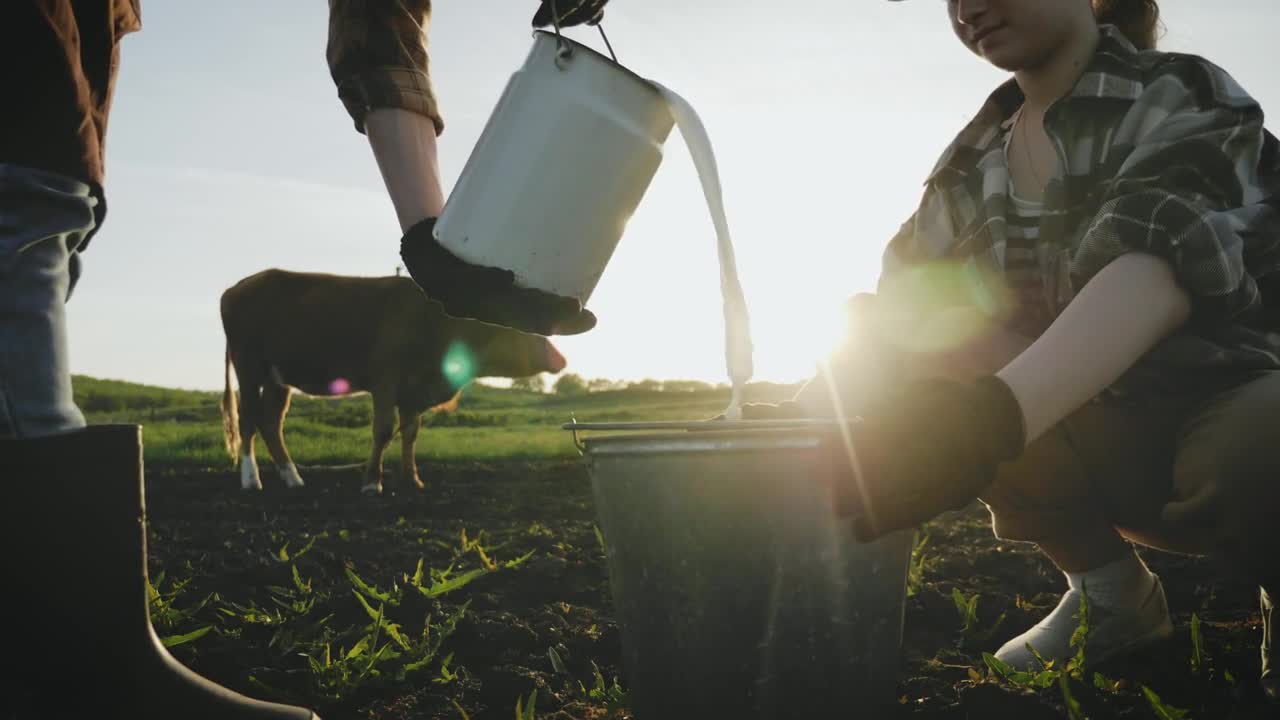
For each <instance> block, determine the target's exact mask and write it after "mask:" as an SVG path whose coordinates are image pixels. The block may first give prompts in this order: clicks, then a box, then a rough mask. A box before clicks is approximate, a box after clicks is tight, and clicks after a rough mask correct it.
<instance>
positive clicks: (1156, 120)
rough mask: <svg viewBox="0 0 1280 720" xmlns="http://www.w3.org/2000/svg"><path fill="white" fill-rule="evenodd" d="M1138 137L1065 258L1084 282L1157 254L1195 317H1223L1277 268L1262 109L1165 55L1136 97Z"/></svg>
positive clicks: (1276, 225) (1222, 78)
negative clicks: (1157, 73) (1136, 257)
mask: <svg viewBox="0 0 1280 720" xmlns="http://www.w3.org/2000/svg"><path fill="white" fill-rule="evenodd" d="M1130 119H1131V120H1139V121H1142V123H1143V124H1146V125H1147V126H1148V127H1150V131H1149V132H1147V133H1146V134H1145V136H1143V137H1141V138H1140V139H1139V140H1138V141H1137V143H1136V145H1135V147H1134V149H1133V151H1132V152H1131V153H1130V154H1129V156H1128V158H1127V160H1126V161H1125V163H1124V166H1123V167H1122V168H1121V169H1120V172H1119V173H1118V174H1117V175H1116V178H1115V180H1114V181H1113V182H1112V183H1111V186H1110V188H1109V190H1108V192H1106V194H1105V195H1104V197H1103V203H1102V205H1101V208H1100V209H1099V211H1098V213H1097V214H1096V215H1095V216H1094V218H1093V220H1092V222H1091V224H1090V225H1089V226H1088V229H1087V231H1086V233H1085V235H1084V238H1083V240H1082V242H1081V244H1080V246H1079V248H1078V249H1077V251H1076V255H1075V257H1074V258H1073V270H1074V273H1075V274H1077V276H1078V282H1079V283H1080V284H1081V285H1082V284H1083V281H1087V279H1088V278H1090V277H1092V276H1093V275H1094V274H1095V273H1097V272H1098V271H1099V270H1101V269H1102V267H1104V266H1105V265H1106V264H1107V263H1109V262H1110V261H1111V260H1113V259H1115V258H1116V257H1118V256H1119V255H1121V254H1124V253H1126V252H1131V251H1139V252H1147V253H1151V254H1154V255H1158V256H1160V257H1162V258H1165V259H1166V260H1167V261H1168V262H1169V263H1170V264H1171V265H1172V266H1173V269H1174V272H1175V274H1176V276H1177V278H1178V281H1179V283H1180V284H1181V285H1182V286H1183V287H1184V288H1185V289H1186V290H1187V291H1188V292H1189V293H1190V294H1191V296H1192V298H1193V306H1192V307H1193V313H1194V314H1193V319H1195V320H1201V321H1203V320H1211V321H1217V320H1225V319H1230V318H1232V317H1235V316H1237V315H1240V314H1241V313H1244V312H1247V311H1250V310H1254V309H1256V308H1257V307H1258V306H1259V303H1260V302H1261V299H1262V298H1261V295H1260V292H1259V287H1258V285H1257V282H1256V281H1257V279H1258V277H1259V276H1261V275H1267V274H1270V273H1273V272H1276V271H1277V270H1280V215H1277V214H1276V212H1275V209H1274V208H1273V207H1270V206H1269V205H1267V204H1266V203H1265V202H1264V200H1265V199H1266V198H1265V194H1264V193H1263V192H1262V189H1261V188H1262V180H1261V179H1260V177H1259V174H1260V173H1259V171H1260V165H1261V164H1260V162H1259V158H1260V157H1262V156H1263V155H1264V153H1263V149H1264V144H1265V143H1266V138H1267V135H1266V133H1265V131H1264V130H1263V127H1262V122H1263V114H1262V110H1261V108H1259V107H1258V105H1257V104H1256V103H1255V102H1254V101H1253V100H1252V99H1251V98H1250V97H1249V96H1248V95H1247V94H1245V92H1244V90H1242V89H1240V87H1239V86H1238V85H1236V84H1235V82H1234V81H1232V80H1231V78H1230V76H1228V75H1227V74H1226V73H1224V72H1222V71H1221V70H1218V69H1217V68H1216V67H1213V66H1211V65H1209V64H1208V63H1204V62H1191V61H1185V62H1181V63H1176V64H1174V63H1171V64H1170V71H1169V72H1166V73H1165V74H1164V75H1163V76H1162V77H1160V78H1159V79H1157V80H1156V81H1155V82H1153V83H1151V84H1150V85H1149V89H1148V91H1147V92H1146V93H1144V96H1143V97H1140V98H1138V100H1137V101H1136V102H1135V103H1134V109H1133V111H1131V113H1130Z"/></svg>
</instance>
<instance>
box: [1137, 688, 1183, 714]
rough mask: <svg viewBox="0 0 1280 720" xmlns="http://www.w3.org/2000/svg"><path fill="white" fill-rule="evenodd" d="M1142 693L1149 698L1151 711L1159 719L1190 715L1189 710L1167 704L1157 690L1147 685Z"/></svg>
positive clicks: (1148, 702)
mask: <svg viewBox="0 0 1280 720" xmlns="http://www.w3.org/2000/svg"><path fill="white" fill-rule="evenodd" d="M1142 694H1143V696H1144V697H1146V698H1147V704H1149V705H1150V706H1151V711H1152V712H1154V713H1155V715H1156V717H1157V718H1159V720H1184V719H1185V718H1187V717H1188V713H1189V711H1187V710H1183V709H1181V708H1176V707H1173V706H1172V705H1167V704H1165V702H1164V701H1163V700H1161V699H1160V696H1159V695H1157V694H1156V691H1155V690H1152V689H1151V688H1149V687H1147V686H1146V685H1143V686H1142Z"/></svg>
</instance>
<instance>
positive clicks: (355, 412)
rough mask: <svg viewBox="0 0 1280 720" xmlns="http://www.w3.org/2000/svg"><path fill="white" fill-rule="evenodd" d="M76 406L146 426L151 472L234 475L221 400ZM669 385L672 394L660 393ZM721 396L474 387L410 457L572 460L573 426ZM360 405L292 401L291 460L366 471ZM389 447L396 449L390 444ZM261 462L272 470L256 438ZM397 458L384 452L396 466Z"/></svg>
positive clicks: (86, 391) (771, 387)
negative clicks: (210, 470)
mask: <svg viewBox="0 0 1280 720" xmlns="http://www.w3.org/2000/svg"><path fill="white" fill-rule="evenodd" d="M73 386H74V388H75V398H76V402H77V404H79V405H80V408H81V409H82V410H84V412H85V416H86V417H87V418H88V420H89V422H90V423H94V424H99V423H139V424H141V425H143V426H144V430H143V437H144V439H145V443H146V461H147V463H148V464H149V465H176V466H187V467H190V466H196V467H227V468H230V467H231V466H232V462H231V459H230V457H228V455H227V453H226V450H225V449H224V444H223V436H222V420H221V416H220V412H219V409H218V404H219V402H220V401H221V399H222V393H220V392H209V391H197V390H176V389H171V388H163V387H155V386H151V385H139V384H135V383H129V382H123V381H119V380H102V379H98V378H91V377H86V376H76V377H75V378H74V379H73ZM667 386H669V387H670V388H672V389H669V390H664V389H663V388H664V387H667ZM795 390H796V386H794V385H777V384H771V383H754V384H752V385H751V386H749V387H748V393H747V397H748V399H749V400H750V401H753V402H776V401H778V400H781V399H785V398H787V397H790V396H791V395H793V394H794V393H795ZM728 401H729V391H728V390H727V389H725V388H712V387H710V386H706V385H705V384H703V383H691V382H682V381H675V382H667V383H659V382H656V381H652V380H648V381H642V382H639V383H634V384H633V385H632V386H631V387H626V388H622V389H613V390H605V391H599V392H580V393H573V394H545V393H537V392H530V391H524V390H512V389H505V388H496V387H491V386H488V385H483V384H478V383H473V384H472V385H470V386H468V387H467V388H466V390H465V391H464V393H463V399H462V402H461V405H460V408H459V410H458V411H456V412H453V413H448V414H437V415H428V416H427V417H426V418H425V419H424V426H425V428H424V431H423V432H422V433H421V434H420V435H419V436H418V444H417V456H418V458H419V459H433V460H482V459H499V458H504V459H517V458H527V459H532V458H548V457H571V456H573V455H575V454H576V452H577V451H576V450H575V449H574V447H573V443H572V442H571V441H570V438H569V437H568V435H567V434H566V433H565V432H564V431H563V430H561V429H560V426H561V425H562V424H563V423H566V422H568V421H569V420H570V419H571V418H577V419H578V420H579V421H584V422H585V421H596V422H627V421H648V420H697V419H705V418H708V417H712V416H714V415H715V414H716V413H718V412H720V411H721V410H722V409H723V408H724V406H725V405H726V404H727V403H728ZM371 418H372V409H371V402H370V400H369V398H368V396H363V395H357V396H352V397H345V398H315V397H309V396H305V395H300V394H299V395H295V396H294V398H293V402H292V406H291V409H290V411H289V416H288V419H287V420H286V422H285V443H286V444H287V445H288V446H289V451H290V453H291V454H292V456H293V459H294V461H295V462H296V463H297V464H299V465H302V466H307V465H335V464H336V465H345V464H350V463H359V462H365V461H366V460H367V459H368V453H369V444H370V442H371V431H370V427H369V425H370V422H371ZM392 447H396V441H393V443H392ZM257 455H258V461H259V463H261V464H263V465H264V466H265V465H269V464H270V458H269V456H268V454H267V452H266V448H265V447H264V446H263V445H262V441H261V439H259V440H258V444H257ZM394 456H395V453H394V452H392V453H388V456H387V460H389V461H392V462H390V463H389V466H391V467H394V464H395V461H394V460H393V457H394Z"/></svg>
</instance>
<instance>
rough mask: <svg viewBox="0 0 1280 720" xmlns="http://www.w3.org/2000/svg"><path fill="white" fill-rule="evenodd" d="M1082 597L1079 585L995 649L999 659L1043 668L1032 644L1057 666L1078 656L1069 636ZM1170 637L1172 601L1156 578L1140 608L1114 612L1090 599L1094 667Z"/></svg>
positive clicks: (1088, 645) (1088, 649) (1088, 654)
mask: <svg viewBox="0 0 1280 720" xmlns="http://www.w3.org/2000/svg"><path fill="white" fill-rule="evenodd" d="M1080 595H1081V593H1080V590H1078V589H1075V588H1073V589H1071V590H1068V591H1067V592H1066V594H1064V595H1063V596H1062V600H1061V601H1060V602H1059V603H1058V607H1056V608H1054V609H1053V612H1051V613H1049V616H1048V617H1046V618H1045V619H1044V620H1041V621H1040V622H1039V623H1037V624H1036V626H1035V627H1033V628H1031V629H1030V630H1028V631H1026V632H1024V633H1022V634H1021V635H1019V636H1018V637H1015V638H1014V639H1012V640H1010V641H1009V642H1007V643H1005V644H1004V646H1002V647H1001V648H1000V649H999V650H998V651H996V657H997V658H998V659H1000V660H1003V661H1005V662H1006V663H1009V664H1010V665H1012V666H1013V667H1014V668H1015V669H1017V670H1023V671H1031V672H1034V671H1036V670H1039V669H1040V667H1041V666H1040V661H1039V660H1037V659H1036V656H1035V654H1034V653H1032V652H1031V651H1030V650H1028V649H1027V645H1028V644H1030V645H1031V646H1032V647H1034V648H1035V649H1036V652H1038V653H1040V656H1041V657H1043V658H1044V659H1045V660H1046V661H1049V660H1053V661H1055V663H1056V664H1057V665H1058V666H1061V665H1062V664H1063V663H1065V662H1067V661H1068V660H1070V659H1071V658H1072V657H1074V656H1075V654H1076V648H1073V647H1071V635H1072V634H1073V633H1075V630H1076V628H1077V627H1079V626H1080V619H1079V617H1078V614H1079V612H1080ZM1172 635H1173V621H1172V620H1171V619H1170V618H1169V604H1168V601H1167V600H1166V599H1165V595H1164V586H1163V585H1161V584H1160V578H1158V577H1157V578H1155V582H1153V583H1152V585H1151V592H1150V593H1148V595H1147V599H1146V600H1144V601H1143V602H1142V604H1141V605H1140V606H1138V607H1136V608H1132V609H1122V610H1115V609H1112V608H1108V607H1103V606H1101V605H1096V604H1093V603H1090V605H1089V635H1088V639H1087V640H1086V642H1085V659H1086V660H1087V661H1088V662H1089V663H1090V664H1091V665H1092V664H1095V663H1100V662H1104V661H1106V660H1108V659H1110V658H1113V657H1116V656H1118V655H1123V654H1125V653H1128V652H1132V651H1134V650H1137V649H1138V648H1141V647H1143V646H1146V645H1149V644H1151V643H1154V642H1157V641H1159V640H1164V639H1166V638H1168V637H1170V636H1172Z"/></svg>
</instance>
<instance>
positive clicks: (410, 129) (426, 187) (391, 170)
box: [364, 108, 444, 230]
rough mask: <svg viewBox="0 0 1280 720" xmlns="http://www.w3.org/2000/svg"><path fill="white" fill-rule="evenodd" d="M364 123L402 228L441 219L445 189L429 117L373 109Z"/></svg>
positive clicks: (399, 110) (392, 109) (387, 109)
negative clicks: (442, 183) (432, 219)
mask: <svg viewBox="0 0 1280 720" xmlns="http://www.w3.org/2000/svg"><path fill="white" fill-rule="evenodd" d="M364 124H365V132H366V133H367V134H368V136H369V145H370V146H372V148H373V156H374V158H375V159H376V160H377V162H378V169H379V170H380V171H381V172H382V180H383V182H384V183H386V186H387V194H388V195H390V196H391V204H392V205H393V206H394V207H395V210H396V218H397V219H398V220H399V221H400V229H401V230H408V229H409V228H411V227H413V226H414V225H416V224H417V223H418V222H419V221H420V220H425V219H426V218H429V217H439V216H440V212H441V210H443V209H444V190H443V189H442V188H441V184H440V166H439V160H438V157H437V152H436V126H435V125H434V124H433V123H432V122H431V120H430V119H429V118H428V117H427V116H426V115H420V114H418V113H415V112H411V111H409V110H402V109H400V108H374V109H373V110H370V111H369V113H368V115H366V116H365V121H364Z"/></svg>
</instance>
